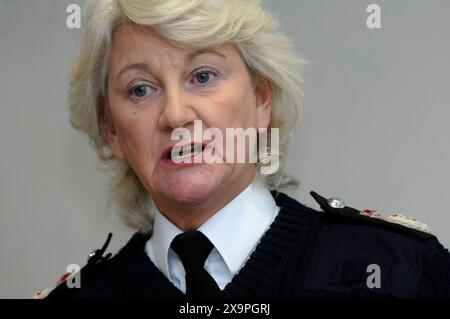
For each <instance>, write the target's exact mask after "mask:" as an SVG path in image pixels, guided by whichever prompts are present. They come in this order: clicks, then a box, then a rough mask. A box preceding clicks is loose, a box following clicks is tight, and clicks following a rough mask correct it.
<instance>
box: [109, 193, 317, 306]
mask: <svg viewBox="0 0 450 319" xmlns="http://www.w3.org/2000/svg"><path fill="white" fill-rule="evenodd" d="M272 194H273V195H274V198H275V200H276V202H277V205H278V206H280V207H281V209H280V211H279V213H278V215H277V216H276V217H275V219H274V221H273V222H272V224H271V225H270V227H269V228H268V229H267V231H266V232H265V233H264V234H263V236H262V237H261V239H260V241H259V243H258V244H257V245H256V247H255V249H254V251H253V252H252V253H251V255H250V257H249V259H248V260H247V262H246V263H245V265H244V266H243V267H242V269H241V270H240V271H239V272H238V273H237V274H236V275H235V276H234V277H233V279H232V281H231V282H230V283H228V284H227V285H226V286H225V288H224V289H223V290H221V291H220V293H219V297H218V298H219V299H222V298H224V299H227V298H253V297H255V296H259V295H260V293H261V291H263V290H264V286H265V285H266V284H268V282H267V280H268V279H269V278H270V276H269V275H270V273H271V272H273V271H274V270H276V269H277V268H278V267H279V266H280V265H281V263H282V262H283V259H284V257H285V256H286V255H287V254H288V253H289V251H290V250H291V248H293V247H294V246H295V250H296V254H299V256H304V255H305V252H306V253H307V254H306V256H305V257H306V258H300V259H299V260H301V261H302V262H301V263H300V264H299V265H295V269H286V270H285V271H292V272H295V273H296V275H297V276H301V275H302V274H303V273H304V271H305V267H307V263H308V258H307V257H308V256H307V255H308V251H310V249H308V247H307V246H308V245H310V244H311V243H310V241H309V240H308V238H311V236H310V235H308V232H309V231H310V229H311V228H315V227H311V226H313V225H314V224H315V222H314V221H315V220H317V218H316V217H317V212H316V211H314V210H313V209H311V208H309V207H306V206H304V205H302V204H300V203H298V202H297V201H295V200H293V199H292V198H290V197H289V196H287V195H286V194H284V193H279V192H278V193H274V192H273V193H272ZM275 194H276V195H275ZM151 235H152V234H151V233H148V234H141V233H136V234H135V235H134V236H133V237H132V238H131V239H130V241H129V242H128V243H127V245H125V247H123V248H122V250H121V251H120V252H119V253H118V255H117V256H116V257H118V260H117V262H118V264H119V265H120V267H119V269H118V271H120V273H121V277H122V280H124V282H123V283H124V284H125V285H124V286H125V291H123V293H124V294H125V296H126V297H140V298H163V299H167V298H174V299H184V298H186V295H185V294H184V293H183V292H182V291H180V290H179V289H178V288H177V287H176V286H175V285H174V284H173V283H172V282H170V280H169V279H168V278H167V277H166V276H165V275H164V274H163V273H162V272H161V271H160V270H159V269H158V268H157V267H156V265H155V264H154V263H153V262H152V261H151V260H150V258H149V257H148V255H147V254H146V253H145V243H146V242H147V241H148V239H149V238H150V237H151ZM312 237H314V236H312Z"/></svg>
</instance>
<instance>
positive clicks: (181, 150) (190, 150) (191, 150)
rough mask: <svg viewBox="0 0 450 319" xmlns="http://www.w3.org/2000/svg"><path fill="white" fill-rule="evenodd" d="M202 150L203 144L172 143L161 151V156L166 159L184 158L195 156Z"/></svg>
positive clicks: (203, 148)
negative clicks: (172, 144)
mask: <svg viewBox="0 0 450 319" xmlns="http://www.w3.org/2000/svg"><path fill="white" fill-rule="evenodd" d="M204 150H205V144H194V143H191V145H190V147H189V145H183V146H179V145H178V146H177V147H175V145H174V146H172V147H169V148H168V149H166V151H165V152H164V153H163V158H164V159H166V160H174V159H176V160H183V159H185V158H189V157H193V156H196V155H198V154H200V153H202V152H203V151H204Z"/></svg>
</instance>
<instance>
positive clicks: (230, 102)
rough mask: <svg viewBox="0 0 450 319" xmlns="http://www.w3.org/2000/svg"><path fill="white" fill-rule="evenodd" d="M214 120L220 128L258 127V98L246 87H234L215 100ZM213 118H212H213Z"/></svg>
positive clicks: (224, 91)
mask: <svg viewBox="0 0 450 319" xmlns="http://www.w3.org/2000/svg"><path fill="white" fill-rule="evenodd" d="M213 104H214V108H213V109H214V111H215V114H214V118H213V120H215V122H216V123H217V125H215V127H219V128H227V127H229V128H237V127H242V128H248V127H252V126H253V127H254V126H256V107H255V105H256V98H255V96H254V94H253V92H252V89H251V88H250V87H248V86H246V85H239V84H237V85H233V87H232V88H231V87H230V88H227V89H226V90H223V91H222V92H221V94H220V95H218V96H216V97H215V98H214V100H213ZM211 117H212V116H211Z"/></svg>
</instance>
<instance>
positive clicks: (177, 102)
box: [159, 85, 196, 131]
mask: <svg viewBox="0 0 450 319" xmlns="http://www.w3.org/2000/svg"><path fill="white" fill-rule="evenodd" d="M162 103H163V105H162V111H161V114H160V117H159V126H160V127H161V128H162V129H163V130H169V131H172V130H173V129H176V128H178V127H187V126H189V125H191V124H193V123H194V120H195V119H196V114H195V112H194V110H193V108H192V104H191V103H192V97H191V98H190V97H189V94H188V93H187V92H184V91H183V90H182V89H181V88H180V87H178V86H176V85H173V86H170V87H166V89H165V92H164V96H163V102H162Z"/></svg>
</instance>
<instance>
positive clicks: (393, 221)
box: [290, 192, 450, 298]
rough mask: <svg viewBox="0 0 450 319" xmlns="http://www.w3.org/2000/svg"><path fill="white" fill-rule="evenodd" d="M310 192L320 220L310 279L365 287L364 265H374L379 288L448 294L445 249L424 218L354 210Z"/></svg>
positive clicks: (326, 285) (449, 263)
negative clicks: (380, 286) (381, 284)
mask: <svg viewBox="0 0 450 319" xmlns="http://www.w3.org/2000/svg"><path fill="white" fill-rule="evenodd" d="M311 195H312V196H313V197H314V199H315V200H316V201H317V203H318V204H319V206H320V208H321V209H322V211H318V212H316V214H317V215H318V216H319V224H320V226H319V227H318V231H317V232H316V235H315V236H316V238H315V244H314V250H313V252H312V258H311V269H312V270H311V273H310V274H309V280H310V282H309V283H310V284H311V285H316V286H317V285H318V286H320V287H321V289H338V290H339V289H342V290H343V291H344V292H346V291H351V290H352V289H357V288H358V289H365V288H367V287H366V279H367V277H368V271H369V269H372V268H371V267H378V268H377V269H380V270H381V275H382V282H383V285H384V286H383V287H382V288H381V289H379V291H380V292H382V293H383V294H388V295H392V296H396V297H405V298H412V297H417V296H423V297H430V296H432V297H434V296H447V297H450V255H449V252H448V250H446V249H445V248H444V247H443V245H442V244H441V243H440V242H439V241H438V239H437V238H436V236H435V235H433V234H432V233H431V232H430V231H429V229H428V227H427V226H426V225H425V224H424V223H422V222H420V221H417V220H415V219H413V218H411V217H407V216H403V215H392V216H388V217H385V216H382V215H380V214H378V213H376V212H375V211H373V210H358V209H355V208H352V207H350V206H347V205H345V203H344V202H343V201H342V200H340V199H339V198H325V197H322V196H321V195H319V194H317V193H316V192H311ZM290 204H291V206H292V205H294V206H295V204H294V203H293V202H291V203H290ZM298 207H300V206H298ZM438 277H440V278H441V279H440V280H439V279H438Z"/></svg>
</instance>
